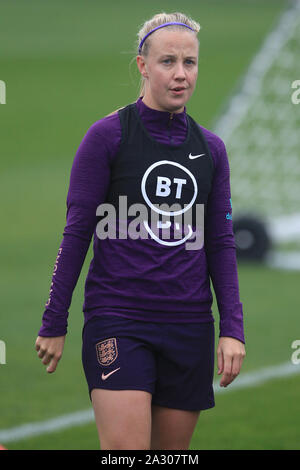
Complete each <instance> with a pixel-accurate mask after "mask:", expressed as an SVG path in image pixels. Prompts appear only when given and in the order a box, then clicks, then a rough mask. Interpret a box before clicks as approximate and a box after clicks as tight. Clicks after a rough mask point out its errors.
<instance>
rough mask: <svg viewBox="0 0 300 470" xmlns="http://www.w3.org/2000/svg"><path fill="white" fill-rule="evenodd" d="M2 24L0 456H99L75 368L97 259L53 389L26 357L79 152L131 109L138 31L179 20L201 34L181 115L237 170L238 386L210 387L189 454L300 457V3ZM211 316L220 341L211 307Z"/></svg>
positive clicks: (40, 15)
mask: <svg viewBox="0 0 300 470" xmlns="http://www.w3.org/2000/svg"><path fill="white" fill-rule="evenodd" d="M0 11H1V15H0V157H1V164H0V165H1V167H0V168H1V175H0V178H1V184H0V191H1V201H2V204H1V207H2V214H1V215H2V217H1V221H2V224H1V227H2V230H1V232H0V250H1V279H0V286H1V296H0V298H1V312H0V342H1V343H0V394H1V395H0V396H1V406H0V444H2V445H3V446H5V447H6V448H8V449H98V448H99V443H98V436H97V430H96V426H95V423H94V419H93V414H92V408H91V403H90V400H89V396H88V391H87V385H86V382H85V377H84V373H83V369H82V365H81V331H82V325H83V314H82V304H83V294H84V281H85V278H86V275H87V270H88V267H89V263H90V261H91V258H92V244H91V246H90V249H89V252H88V255H87V257H86V260H85V264H84V266H83V269H82V272H81V275H80V278H79V281H78V284H77V286H76V289H75V291H74V294H73V299H72V305H71V308H70V315H69V328H68V335H67V338H66V343H65V348H64V355H63V358H62V359H61V361H60V363H59V365H58V368H57V370H56V372H55V374H53V375H51V374H47V373H46V369H45V367H44V366H43V365H42V364H41V362H40V360H39V359H38V358H37V354H36V351H35V349H34V344H35V340H36V336H37V333H38V331H39V328H40V325H41V317H42V313H43V311H44V305H45V303H46V301H47V299H48V294H49V289H50V284H51V277H52V272H53V266H54V263H55V259H56V255H57V251H58V248H59V246H60V243H61V239H62V233H63V229H64V226H65V221H66V196H67V191H68V184H69V176H70V170H71V166H72V162H73V158H74V155H75V153H76V150H77V148H78V146H79V144H80V142H81V140H82V139H83V137H84V135H85V133H86V132H87V130H88V128H89V127H90V126H91V125H92V124H93V123H94V122H95V121H97V120H99V119H101V118H102V117H104V116H105V115H106V114H109V113H110V112H112V111H114V110H115V109H117V108H119V107H121V106H124V105H126V104H128V103H129V102H133V101H135V100H136V99H137V97H138V90H139V76H138V72H137V68H136V64H135V60H134V57H135V54H136V48H135V46H136V39H137V32H138V30H139V28H140V26H141V25H142V24H143V23H144V21H146V20H147V19H149V18H150V17H151V16H153V15H154V14H155V13H157V12H160V11H166V12H173V11H183V12H184V13H187V14H188V15H190V16H192V17H193V18H194V19H195V20H196V21H198V22H199V23H200V25H201V31H200V34H199V39H200V58H199V78H198V83H197V89H196V91H195V93H194V95H193V97H192V99H191V101H190V102H189V103H188V106H187V111H188V113H189V114H190V115H191V116H192V117H193V118H194V119H195V120H196V121H197V122H199V123H200V124H201V125H203V126H204V127H206V128H208V129H210V130H212V131H213V132H216V133H217V134H219V135H220V137H222V138H223V140H224V142H225V144H226V147H227V151H228V157H229V163H230V167H231V191H232V206H233V222H234V230H235V235H236V245H237V254H238V269H239V283H240V297H241V301H242V302H243V307H244V319H245V336H246V353H247V356H246V358H245V361H244V364H243V367H242V371H241V374H240V376H239V377H238V378H237V379H236V380H235V382H234V383H233V384H232V386H229V387H228V388H227V389H225V390H224V389H223V390H220V389H219V387H218V383H219V381H220V378H219V377H218V376H217V375H216V378H215V391H216V407H215V408H214V409H213V410H207V411H204V412H202V414H201V415H200V419H199V422H198V424H197V429H196V431H195V433H194V435H193V439H192V445H191V449H300V431H299V423H298V422H297V416H299V414H300V402H299V394H300V364H298V362H300V360H298V359H300V352H299V354H297V349H296V345H297V344H298V343H295V342H296V341H297V340H299V346H300V321H299V310H300V309H299V296H298V289H299V285H300V284H299V282H300V241H299V240H300V221H299V213H300V206H299V198H300V150H299V149H300V146H299V143H300V137H299V127H300V93H299V94H298V95H297V89H294V88H292V84H293V83H294V82H295V81H296V80H300V62H299V50H300V5H299V2H294V1H288V0H273V1H272V2H271V1H268V2H261V1H260V0H243V1H241V0H201V1H198V2H195V1H193V0H186V1H185V2H184V3H183V4H182V2H180V1H178V0H172V1H169V0H160V1H157V0H152V1H151V2H138V1H136V0H131V1H127V2H122V1H121V0H115V1H114V2H104V1H101V0H98V1H96V0H85V1H83V0H81V1H79V0H73V1H71V0H70V1H66V0H64V1H63V0H60V1H58V0H52V1H51V2H50V1H49V2H47V1H42V0H40V1H37V0H27V1H26V2H23V1H21V0H16V1H14V2H6V1H3V0H0ZM298 86H299V85H298ZM293 93H295V94H294V95H293ZM292 96H294V99H292ZM213 314H214V317H215V319H216V323H215V325H216V338H217V337H218V318H219V317H218V309H217V305H216V301H215V299H214V304H213ZM299 346H298V348H299ZM293 353H294V355H293ZM292 355H293V356H292Z"/></svg>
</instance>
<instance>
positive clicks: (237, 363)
mask: <svg viewBox="0 0 300 470" xmlns="http://www.w3.org/2000/svg"><path fill="white" fill-rule="evenodd" d="M241 365H242V364H241V357H240V355H237V356H234V358H233V360H232V376H233V380H234V379H235V378H236V377H237V376H238V375H239V373H240V370H241Z"/></svg>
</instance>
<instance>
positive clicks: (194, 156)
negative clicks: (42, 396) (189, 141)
mask: <svg viewBox="0 0 300 470" xmlns="http://www.w3.org/2000/svg"><path fill="white" fill-rule="evenodd" d="M203 155H205V153H201V154H200V155H192V154H191V153H190V154H189V158H190V159H191V160H192V159H193V158H198V157H202V156H203Z"/></svg>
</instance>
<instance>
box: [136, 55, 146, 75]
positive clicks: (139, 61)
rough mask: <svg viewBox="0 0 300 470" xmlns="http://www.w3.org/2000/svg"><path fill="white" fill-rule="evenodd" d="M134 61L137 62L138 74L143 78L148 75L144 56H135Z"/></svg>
mask: <svg viewBox="0 0 300 470" xmlns="http://www.w3.org/2000/svg"><path fill="white" fill-rule="evenodd" d="M136 63H137V66H138V69H139V71H140V74H141V75H142V76H143V77H144V78H147V77H148V73H147V64H146V61H145V59H144V57H143V56H142V55H138V56H137V58H136Z"/></svg>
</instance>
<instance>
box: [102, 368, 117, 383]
mask: <svg viewBox="0 0 300 470" xmlns="http://www.w3.org/2000/svg"><path fill="white" fill-rule="evenodd" d="M119 369H121V367H119V368H118V369H115V370H113V371H112V372H109V374H106V375H105V374H104V373H102V375H101V379H102V380H106V379H108V377H109V376H110V375H111V374H114V373H115V372H117V370H119Z"/></svg>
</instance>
